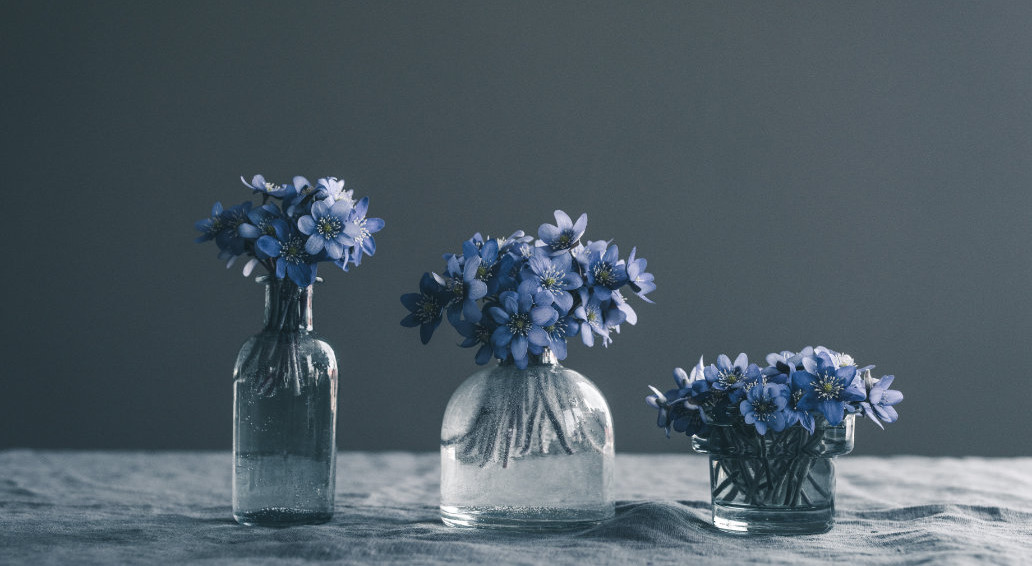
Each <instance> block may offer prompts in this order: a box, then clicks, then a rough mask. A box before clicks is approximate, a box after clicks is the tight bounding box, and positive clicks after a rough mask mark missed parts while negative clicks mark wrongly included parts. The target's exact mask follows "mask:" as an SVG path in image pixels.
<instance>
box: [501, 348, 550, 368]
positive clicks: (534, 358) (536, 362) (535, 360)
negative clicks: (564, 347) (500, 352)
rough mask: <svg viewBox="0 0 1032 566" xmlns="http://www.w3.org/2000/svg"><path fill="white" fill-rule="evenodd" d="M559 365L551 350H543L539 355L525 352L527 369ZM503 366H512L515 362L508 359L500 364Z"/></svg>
mask: <svg viewBox="0 0 1032 566" xmlns="http://www.w3.org/2000/svg"><path fill="white" fill-rule="evenodd" d="M558 364H559V358H556V357H555V352H553V351H552V349H551V348H545V349H544V350H542V352H541V354H540V355H538V354H531V353H530V352H527V367H532V366H554V365H558ZM501 365H503V366H514V365H516V362H514V361H513V359H512V358H511V357H510V358H509V359H507V360H505V361H504V362H501Z"/></svg>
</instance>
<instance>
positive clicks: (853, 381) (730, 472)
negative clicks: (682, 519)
mask: <svg viewBox="0 0 1032 566" xmlns="http://www.w3.org/2000/svg"><path fill="white" fill-rule="evenodd" d="M873 368H874V366H866V367H861V368H858V367H857V366H856V364H855V363H854V361H853V358H852V357H851V356H849V355H847V354H842V353H839V352H835V351H833V350H829V349H828V348H824V347H817V348H811V347H806V348H804V349H803V350H802V351H801V352H787V351H786V352H779V353H774V354H770V355H768V356H767V365H766V366H765V367H763V368H761V367H760V366H758V365H757V364H750V363H749V359H748V357H747V356H746V355H745V354H739V356H738V357H737V358H736V359H735V361H734V362H733V363H732V362H731V359H730V358H729V357H728V356H726V355H721V356H719V357H718V358H717V363H716V364H710V365H709V366H705V365H704V364H703V361H702V359H701V358H700V359H699V363H698V364H697V365H696V366H695V367H694V368H692V371H691V373H688V372H685V371H684V370H683V369H681V368H677V369H676V370H674V381H675V382H676V383H677V387H676V388H674V389H671V390H669V391H667V392H665V393H663V392H660V391H659V390H657V389H656V388H655V387H652V391H653V394H652V395H649V396H648V397H647V398H646V402H647V403H648V404H649V405H650V406H652V407H653V408H655V409H658V410H659V420H658V422H657V424H658V425H659V427H660V428H663V429H666V433H667V436H668V437H669V436H670V430H671V429H673V430H675V431H677V432H683V433H685V434H687V435H689V436H691V437H692V447H693V448H694V449H695V450H696V451H698V452H703V453H707V454H709V460H710V487H711V491H712V501H713V518H714V524H715V525H717V526H718V527H719V528H722V529H725V530H731V531H736V532H739V531H743V530H745V531H750V532H751V531H754V530H755V531H756V532H820V531H823V530H826V529H827V528H830V526H831V524H832V521H833V517H834V485H835V482H834V466H833V465H832V462H831V460H832V458H834V457H835V456H840V455H843V454H847V453H849V452H850V451H851V450H852V449H853V420H854V418H853V416H854V415H861V416H865V417H868V418H870V419H871V420H873V421H874V422H875V423H876V424H877V425H878V426H883V424H882V423H891V422H895V421H896V419H897V418H898V415H897V413H896V409H895V407H894V405H896V404H897V403H899V402H900V401H902V400H903V394H902V393H900V392H899V391H896V390H895V389H889V386H890V385H891V384H892V381H893V379H894V377H893V376H891V375H886V376H883V377H881V378H880V379H875V378H874V377H872V374H871V369H873Z"/></svg>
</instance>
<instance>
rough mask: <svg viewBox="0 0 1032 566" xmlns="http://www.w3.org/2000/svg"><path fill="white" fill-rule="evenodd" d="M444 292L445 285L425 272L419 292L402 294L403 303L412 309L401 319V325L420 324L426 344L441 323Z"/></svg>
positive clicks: (422, 337) (420, 330) (421, 338)
mask: <svg viewBox="0 0 1032 566" xmlns="http://www.w3.org/2000/svg"><path fill="white" fill-rule="evenodd" d="M444 293H445V292H444V287H442V286H441V284H440V283H438V282H437V280H435V279H434V278H433V277H432V276H431V275H430V274H429V273H424V274H423V278H422V279H420V280H419V292H418V293H406V294H404V295H402V296H401V304H403V305H405V308H407V309H408V310H409V311H410V312H409V314H408V316H406V317H405V318H403V319H402V320H401V325H402V326H407V327H415V326H418V327H419V338H420V340H422V341H423V343H424V344H426V343H427V342H429V341H430V338H431V337H432V336H433V335H434V330H436V329H437V327H438V326H439V325H440V324H441V312H442V311H443V310H444V307H443V302H442V301H441V297H442V296H443V295H444Z"/></svg>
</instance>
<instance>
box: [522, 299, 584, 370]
mask: <svg viewBox="0 0 1032 566" xmlns="http://www.w3.org/2000/svg"><path fill="white" fill-rule="evenodd" d="M553 308H555V305H553ZM541 329H542V330H544V331H545V334H547V335H548V345H547V347H548V348H550V349H551V350H552V352H554V353H555V357H556V359H559V360H565V359H566V354H567V350H566V339H567V338H568V337H570V336H576V335H577V333H578V332H580V322H578V321H577V319H575V318H574V317H573V316H572V315H571V314H569V313H565V312H562V311H560V310H556V318H555V320H554V321H552V322H551V323H545V324H542V326H541ZM530 351H531V353H532V354H536V355H541V353H542V352H543V351H544V347H540V346H535V345H534V344H531V345H530Z"/></svg>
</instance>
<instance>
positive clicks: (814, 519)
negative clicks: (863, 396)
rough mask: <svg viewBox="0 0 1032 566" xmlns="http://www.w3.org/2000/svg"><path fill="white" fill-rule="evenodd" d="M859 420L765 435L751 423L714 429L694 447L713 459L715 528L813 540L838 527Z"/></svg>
mask: <svg viewBox="0 0 1032 566" xmlns="http://www.w3.org/2000/svg"><path fill="white" fill-rule="evenodd" d="M853 420H854V419H853V415H847V416H846V418H845V419H844V420H843V421H842V423H841V424H839V425H837V426H831V425H829V424H828V423H827V421H825V420H824V419H822V418H818V419H817V423H816V426H815V428H814V433H813V434H812V435H811V434H810V433H808V432H807V431H806V430H805V429H804V428H802V427H801V426H799V425H795V426H792V427H789V428H788V429H786V430H784V431H782V432H773V431H768V432H767V434H766V435H762V436H761V435H760V434H758V433H757V432H756V428H755V427H753V426H752V425H746V424H744V423H738V424H734V425H710V429H709V430H710V432H709V434H708V436H706V437H701V436H698V435H696V436H694V437H693V438H692V447H693V448H694V449H695V450H696V451H697V452H702V453H705V454H709V467H710V490H711V492H712V496H713V525H714V526H715V527H717V528H718V529H721V530H723V531H727V532H733V533H746V534H780V535H788V534H813V533H823V532H826V531H828V530H829V529H831V527H832V525H833V524H834V522H835V463H834V462H833V460H832V459H833V458H834V457H835V456H841V455H843V454H848V453H849V452H851V451H852V450H853Z"/></svg>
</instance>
